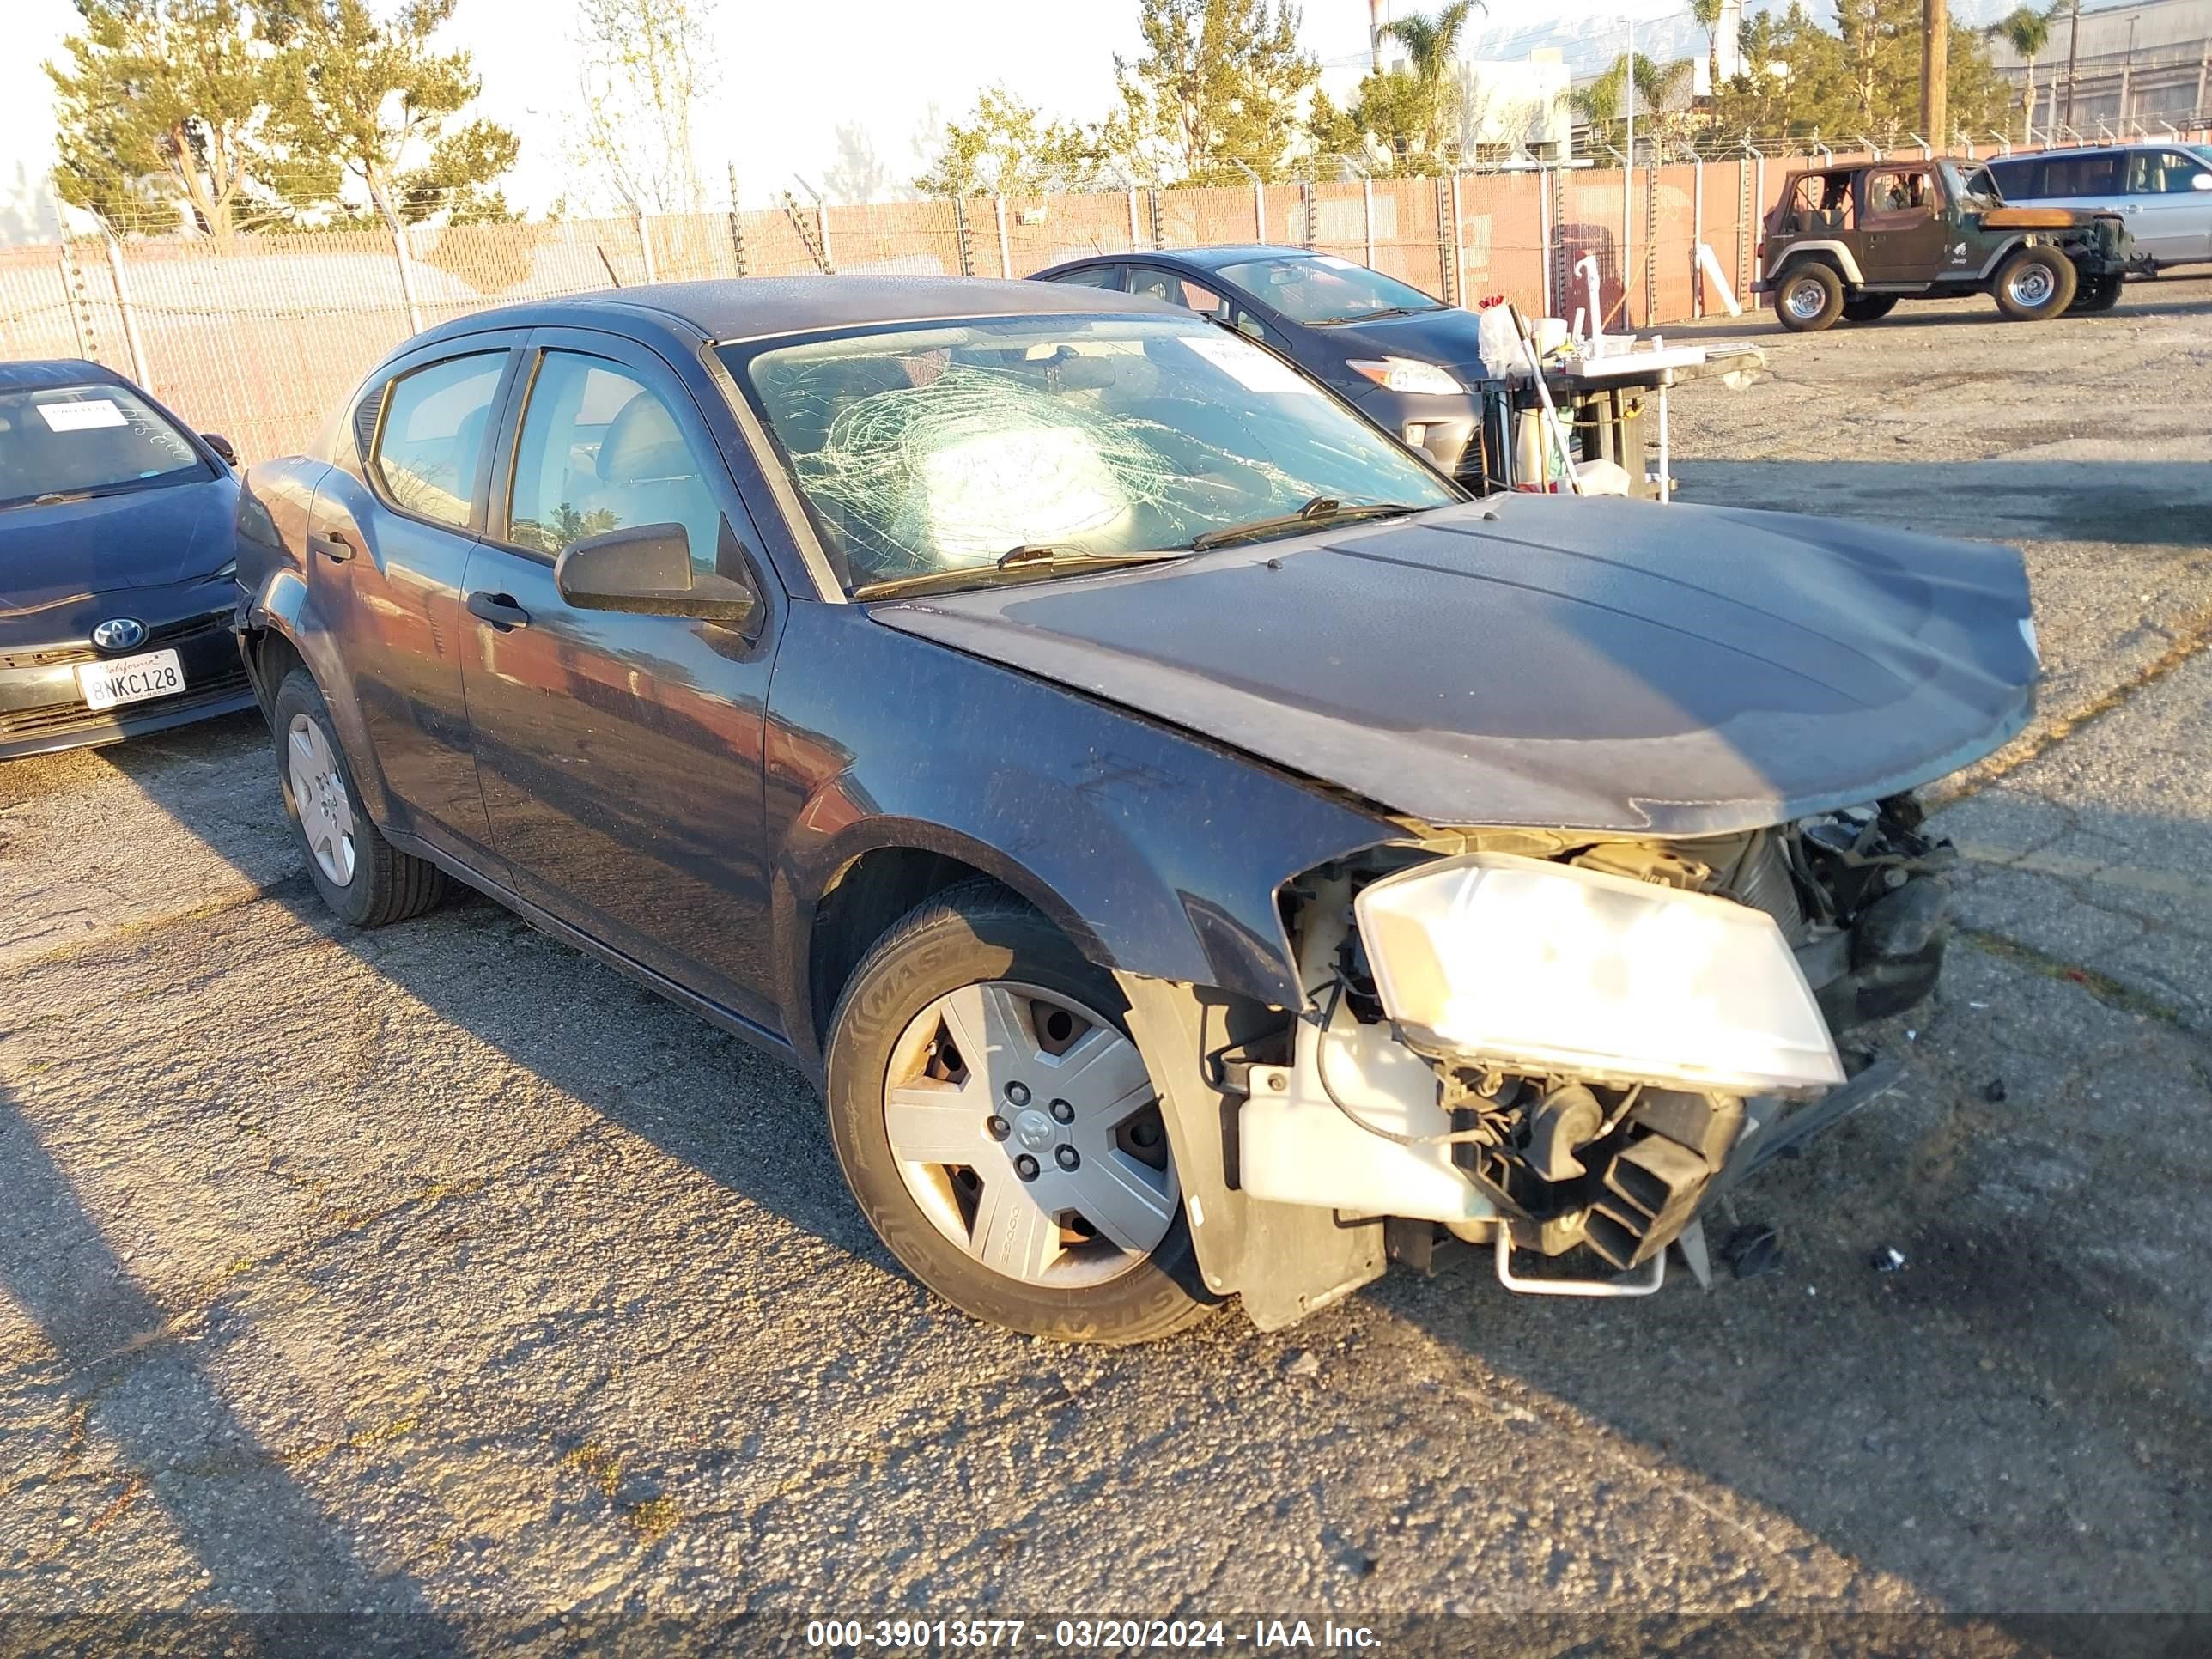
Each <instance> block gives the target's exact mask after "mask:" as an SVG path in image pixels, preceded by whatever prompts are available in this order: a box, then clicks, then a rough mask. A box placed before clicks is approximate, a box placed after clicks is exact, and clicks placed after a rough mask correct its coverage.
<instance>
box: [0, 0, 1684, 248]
mask: <svg viewBox="0 0 2212 1659" xmlns="http://www.w3.org/2000/svg"><path fill="white" fill-rule="evenodd" d="M702 3H703V5H704V6H705V9H706V10H707V13H708V19H709V21H710V24H711V26H712V28H713V31H714V36H715V40H716V44H717V47H718V55H719V58H720V85H719V88H718V90H717V92H716V94H715V95H714V98H713V99H711V100H708V107H707V108H706V109H705V110H703V111H702V112H700V117H699V119H698V122H697V149H698V153H699V156H700V160H701V163H702V169H703V170H704V171H706V172H707V173H708V175H709V177H710V179H711V181H712V185H713V187H714V195H715V197H717V199H719V198H720V197H721V195H722V191H721V190H720V183H721V180H722V178H723V176H724V175H723V167H724V163H725V162H726V161H734V162H735V163H736V164H737V167H738V180H739V189H740V191H741V193H742V195H743V197H744V201H745V204H746V205H747V206H757V205H764V204H767V203H768V202H769V201H770V200H771V199H772V198H773V195H774V192H775V191H778V190H781V189H784V188H787V187H790V185H791V175H792V173H793V172H794V171H796V172H799V173H805V175H806V176H807V177H808V178H809V179H812V180H813V181H814V183H816V184H817V185H819V184H820V183H821V182H822V174H823V172H825V171H826V170H827V169H828V168H829V167H830V166H831V165H832V164H833V163H834V161H836V154H837V148H836V129H837V127H838V125H840V124H841V123H846V122H859V123H861V124H862V125H865V126H866V129H867V130H868V133H869V136H870V138H871V140H872V143H873V146H874V149H875V151H876V154H877V155H878V157H879V158H880V159H881V161H883V162H884V166H885V167H887V168H888V169H889V171H890V174H891V176H892V177H893V178H895V179H898V180H900V181H902V182H903V181H904V180H905V179H908V178H910V177H911V176H912V175H913V174H914V173H915V172H917V171H919V170H920V167H921V165H922V164H921V162H920V161H917V160H916V158H915V155H914V152H913V149H912V138H913V136H914V133H915V130H916V128H917V127H918V126H919V125H921V123H922V122H923V120H924V119H925V118H926V117H927V112H928V109H929V106H930V105H931V104H932V103H934V104H935V105H936V106H938V108H939V111H940V112H941V113H942V114H943V115H945V116H946V117H957V116H960V115H963V114H965V113H966V112H968V110H969V108H970V107H971V106H973V104H974V102H975V94H976V92H977V91H978V90H979V89H980V88H982V87H984V86H987V85H989V84H991V83H992V82H998V81H1004V82H1006V83H1007V84H1008V85H1010V86H1012V88H1014V89H1015V91H1017V92H1018V93H1019V94H1021V95H1022V96H1023V97H1024V98H1025V99H1027V100H1029V101H1030V102H1031V103H1034V104H1036V105H1039V106H1042V107H1043V108H1045V109H1046V110H1048V111H1050V112H1054V113H1057V114H1061V115H1066V116H1069V117H1073V118H1079V119H1092V118H1097V117H1098V116H1100V115H1102V114H1103V113H1104V112H1106V109H1107V107H1108V106H1109V102H1110V100H1111V99H1112V95H1113V89H1114V82H1113V74H1114V72H1113V61H1112V59H1113V54H1114V53H1115V52H1121V53H1122V54H1124V55H1125V56H1130V57H1133V56H1134V55H1135V54H1136V52H1137V51H1138V49H1139V39H1138V33H1137V16H1138V10H1137V0H1080V3H1071V0H798V3H793V0H781V3H775V4H766V3H761V0H702ZM0 6H4V9H6V10H8V11H9V13H10V14H11V20H12V21H11V23H10V27H9V50H8V51H7V52H5V53H0V241H10V240H34V239H43V238H45V237H50V236H52V234H53V227H52V219H51V214H52V210H51V208H50V207H47V206H44V205H37V206H34V205H33V202H34V201H36V202H38V203H41V204H43V203H44V202H45V201H46V191H45V189H44V187H43V181H44V179H45V178H46V174H47V173H48V171H49V170H50V169H51V167H52V165H53V113H52V99H51V95H50V94H51V88H50V87H49V85H48V83H47V82H46V76H45V75H44V74H43V73H41V72H40V67H39V66H40V64H42V63H43V62H45V61H46V60H47V59H48V58H52V57H54V56H56V55H57V54H58V52H59V51H60V49H61V43H62V40H63V37H64V35H66V34H67V33H69V32H70V29H71V28H72V27H73V26H74V25H75V24H76V11H75V9H73V8H72V7H71V6H70V3H69V0H0ZM1398 6H1399V9H1407V0H1398ZM1419 9H1432V7H1431V5H1430V4H1429V3H1427V0H1421V3H1420V4H1419ZM1624 9H1626V10H1631V11H1633V12H1635V13H1636V14H1637V15H1638V16H1639V18H1651V19H1656V18H1660V17H1666V16H1673V15H1678V14H1680V13H1682V12H1684V11H1685V9H1686V0H1553V3H1551V4H1548V5H1546V6H1544V7H1541V8H1538V7H1533V6H1528V5H1527V4H1525V3H1522V0H1492V15H1491V17H1490V19H1489V20H1488V21H1487V22H1486V21H1485V20H1484V19H1482V18H1481V17H1480V15H1478V16H1477V18H1476V20H1475V25H1476V28H1475V30H1474V31H1471V33H1475V32H1477V31H1479V32H1480V34H1481V35H1482V36H1486V37H1487V38H1488V39H1490V40H1501V39H1502V40H1510V44H1511V46H1512V47H1513V49H1514V55H1516V56H1517V55H1519V53H1521V52H1525V51H1526V50H1527V46H1528V44H1529V43H1530V42H1529V40H1528V36H1529V32H1530V31H1531V29H1532V27H1533V28H1535V29H1541V27H1542V21H1541V20H1543V19H1547V18H1548V19H1557V20H1559V21H1563V22H1567V21H1570V20H1571V22H1570V27H1573V26H1574V25H1575V24H1579V25H1580V26H1581V27H1583V28H1588V27H1589V25H1590V24H1591V23H1592V22H1595V21H1597V20H1599V19H1601V18H1609V17H1612V16H1615V15H1619V14H1620V12H1622V11H1623V10H1624ZM568 13H569V0H461V4H460V8H459V12H458V14H457V15H456V16H455V18H454V21H453V24H452V26H451V27H449V28H448V30H447V37H446V38H447V40H450V42H451V43H452V44H453V45H454V46H463V47H465V48H467V49H468V50H470V51H471V52H473V53H474V54H475V57H476V65H477V72H478V73H479V74H480V75H481V76H483V88H484V89H483V100H482V107H483V111H484V112H485V113H487V114H489V115H490V116H492V117H493V118H495V119H498V120H500V121H503V122H505V123H506V124H507V125H509V126H511V127H513V129H514V130H515V131H517V132H518V133H520V135H521V138H522V163H521V166H520V167H519V168H518V169H517V171H516V173H514V174H513V177H512V178H511V179H510V180H509V182H508V184H507V197H508V200H509V201H510V202H513V203H514V204H516V205H518V206H520V207H524V208H526V209H529V210H532V211H539V210H543V209H544V207H545V206H546V205H547V204H549V203H550V202H551V201H553V200H554V199H555V198H556V197H559V196H561V195H562V193H563V192H564V191H568V188H569V186H568V180H567V179H564V178H563V176H562V148H563V137H562V128H563V124H564V118H565V111H566V109H567V107H568V106H569V105H570V104H571V103H572V102H573V100H574V95H575V72H574V66H573V56H574V54H573V49H572V47H571V46H570V44H569V32H570V27H569V23H568ZM1304 14H1305V15H1304V44H1305V46H1306V47H1307V49H1308V50H1309V51H1310V52H1314V53H1315V54H1316V56H1318V57H1320V58H1322V60H1323V61H1324V62H1325V63H1326V62H1330V61H1334V62H1336V63H1339V64H1345V63H1352V64H1356V63H1357V62H1358V60H1359V59H1360V58H1361V57H1362V55H1363V54H1364V52H1365V50H1366V44H1367V20H1368V7H1367V0H1305V4H1304ZM1469 44H1470V45H1471V46H1474V48H1475V49H1476V51H1478V52H1480V50H1481V47H1482V41H1481V40H1471V41H1470V43H1469ZM1332 78H1334V77H1332ZM1355 78H1356V77H1355ZM570 193H571V194H580V193H581V192H577V191H570Z"/></svg>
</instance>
